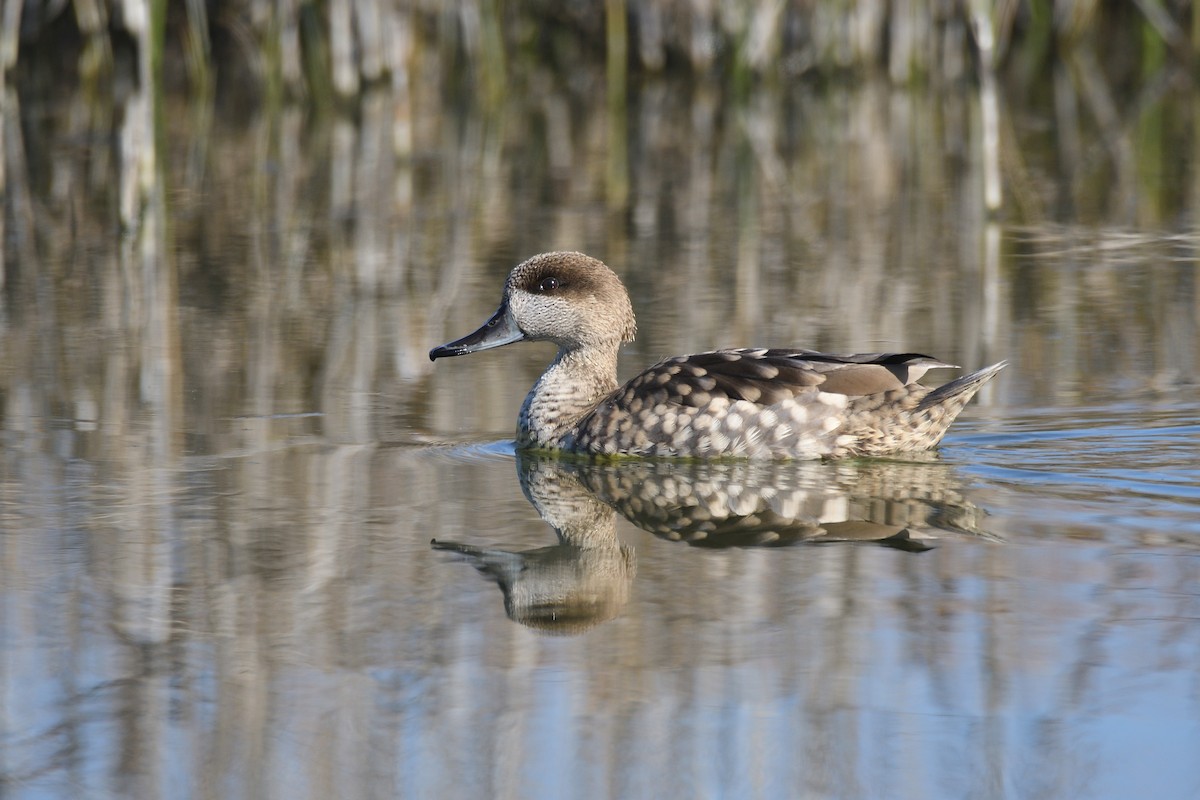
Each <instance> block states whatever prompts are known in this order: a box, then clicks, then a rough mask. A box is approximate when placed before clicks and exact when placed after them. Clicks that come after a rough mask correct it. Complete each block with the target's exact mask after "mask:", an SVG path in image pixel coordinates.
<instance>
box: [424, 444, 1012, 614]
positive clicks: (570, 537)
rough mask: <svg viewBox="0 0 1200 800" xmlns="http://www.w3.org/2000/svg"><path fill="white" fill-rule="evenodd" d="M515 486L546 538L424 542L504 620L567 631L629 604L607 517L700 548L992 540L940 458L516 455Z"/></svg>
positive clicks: (626, 570) (622, 558)
mask: <svg viewBox="0 0 1200 800" xmlns="http://www.w3.org/2000/svg"><path fill="white" fill-rule="evenodd" d="M517 473H518V476H519V478H520V481H521V489H522V491H523V492H524V493H525V497H526V498H528V500H529V502H531V503H532V504H533V506H534V508H536V509H537V511H538V514H539V515H541V517H542V519H544V520H545V521H546V522H548V523H549V524H550V526H551V527H552V528H553V529H554V531H555V533H556V534H557V535H558V543H557V544H555V545H552V546H549V547H541V548H537V549H535V550H524V551H511V550H504V549H493V548H484V547H478V546H475V545H471V544H465V543H460V542H448V541H438V540H434V541H433V543H432V544H433V547H434V549H437V550H445V551H450V552H454V553H457V554H459V555H461V556H463V557H465V558H466V559H467V560H469V561H470V562H471V563H472V564H473V565H474V566H475V568H476V569H478V570H479V571H480V572H481V573H482V574H484V575H486V576H488V577H490V578H492V579H493V580H495V581H496V582H497V583H498V584H499V585H500V589H501V591H502V592H503V593H504V607H505V611H506V612H507V613H508V616H509V617H510V618H511V619H513V620H514V621H516V622H520V623H522V624H524V625H527V626H530V627H533V628H537V629H540V630H545V631H552V632H557V633H576V632H579V631H582V630H586V629H587V628H589V627H592V626H593V625H596V624H599V623H601V622H604V621H607V620H609V619H612V618H613V617H615V616H616V615H617V614H619V613H620V611H621V609H622V608H623V607H624V606H625V604H626V602H627V601H628V599H629V590H630V586H631V584H632V582H633V576H634V573H635V571H636V566H635V559H634V553H633V548H631V547H629V546H628V545H625V544H623V543H621V541H620V540H619V539H618V537H617V533H616V514H617V512H619V513H620V514H621V516H623V517H625V518H626V519H627V520H629V521H630V522H631V523H633V524H634V525H636V526H637V527H639V528H641V529H643V530H646V531H649V532H650V533H653V534H654V535H655V536H658V537H660V538H663V539H668V540H670V541H681V542H687V543H688V544H691V545H693V546H700V547H714V548H721V547H773V546H782V545H790V544H797V543H801V542H806V543H822V542H851V543H874V544H879V545H882V546H885V547H891V548H896V549H900V550H906V551H910V552H922V551H925V550H929V549H931V547H932V546H933V545H932V542H933V541H934V540H936V539H940V538H945V537H947V536H968V537H973V538H989V539H991V538H994V537H991V536H990V535H989V534H986V533H985V532H984V531H983V530H982V529H981V527H980V523H981V521H982V518H983V516H984V512H983V511H982V510H981V509H980V508H978V507H977V506H975V505H974V504H973V503H971V502H970V501H969V500H968V499H967V498H966V497H965V496H964V495H963V494H962V492H961V490H960V488H959V484H960V481H959V479H958V477H957V476H956V474H955V472H954V470H953V468H952V467H950V466H949V465H946V464H943V463H941V462H939V461H938V460H937V459H936V456H930V457H929V459H928V460H926V461H920V462H890V461H863V462H838V463H836V464H834V463H821V462H737V463H713V462H695V463H686V462H679V461H675V460H672V461H667V460H662V461H654V460H640V461H618V462H611V463H596V462H594V461H590V460H586V459H582V458H581V459H575V458H571V457H563V456H561V455H545V454H531V453H520V452H519V453H518V454H517Z"/></svg>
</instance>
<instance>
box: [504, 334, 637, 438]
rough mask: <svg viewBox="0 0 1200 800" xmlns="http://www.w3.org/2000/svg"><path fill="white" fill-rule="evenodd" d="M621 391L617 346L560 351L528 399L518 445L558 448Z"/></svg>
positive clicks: (518, 423)
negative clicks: (605, 400) (615, 391)
mask: <svg viewBox="0 0 1200 800" xmlns="http://www.w3.org/2000/svg"><path fill="white" fill-rule="evenodd" d="M615 388H617V346H616V345H614V346H612V347H604V348H601V347H589V348H577V349H572V350H559V351H558V356H557V357H556V358H555V359H554V362H553V363H552V364H550V366H549V367H547V368H546V371H545V372H543V373H542V377H540V378H538V380H537V383H535V384H534V385H533V388H532V389H530V390H529V394H528V395H526V396H525V403H524V404H523V405H522V406H521V415H520V417H518V419H517V444H518V446H522V447H546V448H558V447H561V446H562V441H563V437H565V436H566V435H567V434H568V433H570V431H571V429H572V428H574V427H575V425H576V423H578V422H579V420H580V419H582V418H583V416H584V415H585V414H587V412H589V411H591V410H592V408H593V407H595V405H596V404H597V403H598V402H600V400H601V399H603V398H604V396H605V395H607V394H608V393H609V392H611V391H612V390H613V389H615Z"/></svg>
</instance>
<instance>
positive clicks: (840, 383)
mask: <svg viewBox="0 0 1200 800" xmlns="http://www.w3.org/2000/svg"><path fill="white" fill-rule="evenodd" d="M951 366H953V365H951V364H945V363H943V362H941V361H938V360H936V359H933V358H930V357H929V356H924V355H920V354H917V353H865V354H856V355H849V356H838V355H830V354H825V353H817V352H813V351H808V350H765V349H739V350H718V351H714V352H709V353H699V354H695V355H688V356H677V357H675V358H670V359H667V360H665V361H662V362H660V363H658V364H656V365H654V366H653V367H650V368H649V369H647V370H645V371H644V372H642V373H641V374H640V375H637V376H636V377H634V378H633V379H632V380H631V381H629V382H628V383H626V384H625V385H624V386H622V387H620V388H618V389H617V390H615V391H614V392H613V393H612V394H610V395H609V396H608V397H607V398H605V399H604V400H603V401H602V402H601V403H599V404H598V405H597V406H596V408H594V409H593V410H592V411H590V412H589V413H588V414H587V415H586V416H585V417H584V418H583V419H582V420H581V421H580V422H579V423H578V424H577V425H576V426H575V428H574V430H573V431H572V432H571V433H570V434H569V435H568V436H567V439H566V441H564V443H563V444H564V447H565V448H566V449H570V450H576V451H581V452H587V453H594V454H618V453H622V454H631V455H651V456H694V457H700V458H713V457H720V456H729V457H744V458H821V457H843V456H852V455H886V454H889V453H895V452H901V451H906V450H924V449H928V448H930V447H933V446H934V445H936V444H937V443H938V441H940V440H941V438H942V436H943V435H944V433H945V431H946V428H947V427H948V426H949V425H950V423H951V422H952V421H953V420H954V417H955V416H957V415H958V413H959V412H960V411H961V410H962V408H963V406H964V405H965V404H966V402H967V401H968V400H969V399H970V398H971V396H972V395H973V394H974V393H975V392H976V391H977V390H978V388H979V387H980V386H982V385H983V383H984V382H986V381H987V380H988V379H990V378H991V377H992V376H993V375H994V374H995V373H996V372H998V371H999V370H1000V369H1001V368H1002V367H1003V366H1004V365H1003V364H1002V363H1001V364H997V365H995V366H993V367H988V368H987V369H984V370H980V371H979V372H976V373H973V374H972V375H968V376H964V377H963V378H960V379H958V380H957V381H954V382H952V383H950V384H947V385H946V386H944V387H942V388H941V389H937V390H932V389H930V388H929V387H926V386H922V385H921V384H919V383H916V382H915V381H916V380H917V379H918V378H920V377H921V376H922V375H923V374H924V373H925V372H926V371H927V370H929V369H934V368H941V367H951Z"/></svg>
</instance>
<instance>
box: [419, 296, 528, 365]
mask: <svg viewBox="0 0 1200 800" xmlns="http://www.w3.org/2000/svg"><path fill="white" fill-rule="evenodd" d="M524 338H525V334H524V333H521V329H520V328H518V327H517V323H516V321H515V320H513V318H512V314H509V313H508V303H502V304H501V305H500V308H499V309H497V310H496V313H495V314H492V318H491V319H489V320H488V321H487V322H485V323H483V327H481V328H480V329H479V330H477V331H475V332H474V333H468V334H467V335H466V336H464V337H462V338H461V339H455V340H454V341H453V342H450V343H449V344H444V345H442V346H441V347H435V348H433V349H432V350H430V351H429V360H430V361H436V360H438V359H439V358H446V357H447V356H465V355H466V354H467V353H476V352H478V351H480V350H491V349H492V348H493V347H503V346H504V345H506V344H512V343H513V342H519V341H521V340H522V339H524Z"/></svg>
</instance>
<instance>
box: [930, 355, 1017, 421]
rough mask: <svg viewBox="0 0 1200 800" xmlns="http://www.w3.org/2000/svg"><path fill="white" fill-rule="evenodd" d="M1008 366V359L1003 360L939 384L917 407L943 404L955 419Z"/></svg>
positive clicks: (932, 406)
mask: <svg viewBox="0 0 1200 800" xmlns="http://www.w3.org/2000/svg"><path fill="white" fill-rule="evenodd" d="M1007 366H1008V362H1007V361H1001V362H1000V363H998V364H992V365H991V366H990V367H984V368H983V369H981V370H978V371H976V372H972V373H971V374H970V375H963V376H962V377H961V378H956V379H955V380H952V381H950V382H949V383H947V384H946V385H944V386H939V387H938V388H936V389H934V390H933V391H932V392H930V393H929V394H927V395H925V396H924V397H923V398H921V402H920V403H918V404H917V409H918V410H923V409H927V408H936V407H938V406H941V407H942V408H944V409H945V410H946V411H947V412H948V413H949V414H950V419H954V417H955V416H957V415H958V412H959V411H961V410H962V407H963V406H965V405H966V404H967V401H968V400H970V399H971V398H972V397H974V396H975V393H976V392H978V391H979V389H980V387H982V386H983V385H984V384H985V383H987V382H988V381H990V380H991V379H992V378H994V377H996V373H998V372H999V371H1000V370H1002V369H1004V368H1005V367H1007Z"/></svg>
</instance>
